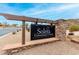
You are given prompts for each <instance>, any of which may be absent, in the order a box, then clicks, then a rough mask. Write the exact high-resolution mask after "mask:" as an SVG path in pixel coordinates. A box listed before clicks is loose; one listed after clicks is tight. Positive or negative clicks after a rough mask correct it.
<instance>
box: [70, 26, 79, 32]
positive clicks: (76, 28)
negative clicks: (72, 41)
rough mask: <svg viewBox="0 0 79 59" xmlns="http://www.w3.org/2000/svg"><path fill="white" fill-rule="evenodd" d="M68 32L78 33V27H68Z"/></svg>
mask: <svg viewBox="0 0 79 59" xmlns="http://www.w3.org/2000/svg"><path fill="white" fill-rule="evenodd" d="M69 31H70V32H73V31H79V25H72V26H70V27H69Z"/></svg>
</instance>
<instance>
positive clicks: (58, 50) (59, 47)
mask: <svg viewBox="0 0 79 59" xmlns="http://www.w3.org/2000/svg"><path fill="white" fill-rule="evenodd" d="M78 54H79V44H76V43H73V42H70V41H58V42H55V43H49V44H45V45H40V46H36V47H33V48H31V49H28V50H24V51H22V52H19V53H15V54H14V55H78Z"/></svg>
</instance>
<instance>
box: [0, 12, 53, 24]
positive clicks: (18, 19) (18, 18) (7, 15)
mask: <svg viewBox="0 0 79 59" xmlns="http://www.w3.org/2000/svg"><path fill="white" fill-rule="evenodd" d="M0 16H4V17H5V18H6V19H7V20H17V21H27V22H36V21H37V20H38V23H52V22H53V21H52V20H47V19H40V18H32V17H26V16H18V15H12V14H3V13H2V14H1V13H0Z"/></svg>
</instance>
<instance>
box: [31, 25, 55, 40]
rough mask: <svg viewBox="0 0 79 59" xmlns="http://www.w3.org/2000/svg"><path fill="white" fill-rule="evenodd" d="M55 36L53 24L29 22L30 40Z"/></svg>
mask: <svg viewBox="0 0 79 59" xmlns="http://www.w3.org/2000/svg"><path fill="white" fill-rule="evenodd" d="M50 37H55V26H54V25H52V26H51V25H39V24H31V40H37V39H43V38H50Z"/></svg>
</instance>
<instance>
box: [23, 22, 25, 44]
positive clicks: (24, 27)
mask: <svg viewBox="0 0 79 59" xmlns="http://www.w3.org/2000/svg"><path fill="white" fill-rule="evenodd" d="M24 44H25V21H22V45H24Z"/></svg>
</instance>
